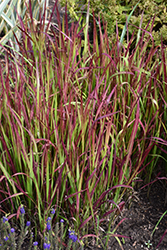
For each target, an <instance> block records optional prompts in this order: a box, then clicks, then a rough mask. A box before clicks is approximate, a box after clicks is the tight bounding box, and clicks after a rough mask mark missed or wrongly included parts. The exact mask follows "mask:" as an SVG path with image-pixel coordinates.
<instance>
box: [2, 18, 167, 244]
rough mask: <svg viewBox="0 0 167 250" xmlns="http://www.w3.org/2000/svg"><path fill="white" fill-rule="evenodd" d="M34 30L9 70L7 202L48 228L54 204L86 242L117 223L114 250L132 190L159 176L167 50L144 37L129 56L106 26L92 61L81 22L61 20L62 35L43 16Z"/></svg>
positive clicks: (5, 99) (5, 84) (5, 95)
mask: <svg viewBox="0 0 167 250" xmlns="http://www.w3.org/2000/svg"><path fill="white" fill-rule="evenodd" d="M30 16H31V14H30ZM27 22H28V21H27ZM66 23H67V22H66ZM94 23H95V21H94ZM99 23H100V22H99ZM31 24H32V25H28V24H27V25H25V24H24V23H23V22H21V23H20V30H21V31H22V36H23V37H24V39H23V41H22V43H21V44H20V43H19V41H18V46H19V49H20V51H21V53H20V54H18V58H13V57H12V56H10V55H9V54H7V55H6V57H5V62H6V66H5V67H3V66H2V65H1V66H0V84H1V86H0V89H1V90H2V91H1V98H0V138H1V140H0V152H1V154H0V169H1V179H0V180H1V189H0V196H1V202H0V204H2V205H3V206H5V205H6V207H5V209H6V210H8V212H10V213H13V212H14V211H15V209H18V207H19V205H20V203H22V204H24V205H25V206H26V207H27V209H28V211H29V212H30V215H33V214H34V213H36V214H37V216H38V220H39V221H38V223H39V224H38V225H39V228H40V229H41V230H43V229H44V227H45V219H46V218H47V217H48V213H49V211H50V208H51V207H52V206H53V205H54V208H55V210H56V216H57V217H59V216H60V215H61V216H62V217H63V218H64V219H66V220H69V221H70V224H71V225H72V226H73V228H74V229H75V232H76V233H77V234H78V236H79V237H81V236H82V235H87V234H88V232H89V229H90V230H92V231H95V234H96V235H98V233H99V225H100V227H101V228H102V226H103V225H102V222H104V221H107V222H109V223H108V234H107V235H108V236H107V240H106V247H107V243H108V238H109V236H110V235H111V234H110V233H109V232H110V231H111V232H113V230H112V221H113V219H114V218H115V217H116V216H117V214H118V213H120V212H121V211H122V209H123V207H124V205H125V202H126V198H127V197H126V196H128V195H129V191H128V190H127V189H129V190H131V192H133V186H134V183H135V181H136V178H137V177H138V175H139V173H142V172H143V170H145V171H153V168H152V167H150V165H151V162H152V156H151V153H153V154H155V153H157V154H158V153H159V151H158V150H157V145H156V144H157V142H155V140H154V139H153V138H155V137H156V138H159V142H161V140H160V139H161V138H162V139H164V140H165V139H166V138H164V134H165V132H166V124H165V122H164V121H165V120H164V118H163V116H164V106H166V93H164V89H165V88H166V75H165V73H164V72H166V71H164V70H162V69H163V68H164V67H165V60H164V58H166V54H165V51H164V49H163V46H162V47H161V48H160V50H159V48H158V47H155V46H154V42H153V41H152V40H151V42H152V47H151V48H150V46H149V47H148V43H149V42H150V41H149V40H147V41H143V39H142V36H141V39H139V41H138V43H137V45H136V47H135V49H134V50H133V51H130V49H131V44H132V41H133V39H135V38H134V37H133V36H132V38H131V39H130V41H129V43H128V46H127V49H125V48H124V47H122V49H121V50H120V48H119V41H117V43H116V44H115V45H112V46H111V44H110V41H109V39H108V36H107V33H106V31H105V24H104V25H103V26H104V27H103V28H104V33H103V32H102V30H101V26H100V44H99V43H98V42H97V41H98V38H97V32H96V26H94V31H93V32H94V41H93V44H92V45H91V44H90V43H89V35H88V37H87V42H88V43H87V45H88V46H87V51H85V50H84V54H83V56H82V55H81V53H80V52H81V48H82V41H81V37H80V30H79V29H80V27H79V25H78V24H75V25H71V30H70V31H69V30H68V29H67V33H65V32H64V31H65V28H62V27H61V23H60V21H59V28H57V31H55V32H53V35H52V36H51V35H49V34H48V33H46V32H45V30H44V25H43V21H42V18H41V20H40V23H39V30H40V32H38V31H36V30H34V29H33V27H34V25H33V19H31ZM81 30H82V28H81ZM142 32H146V31H144V30H142ZM142 32H141V34H142ZM150 37H151V33H150ZM159 51H161V53H159ZM163 105H164V106H163ZM149 163H150V165H149ZM146 166H147V168H146ZM149 167H150V169H149ZM112 235H113V236H114V237H115V234H114V233H113V234H112ZM82 237H83V236H82Z"/></svg>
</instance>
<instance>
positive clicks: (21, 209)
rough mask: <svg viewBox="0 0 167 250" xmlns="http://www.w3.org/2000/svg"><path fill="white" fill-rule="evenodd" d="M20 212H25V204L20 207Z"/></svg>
mask: <svg viewBox="0 0 167 250" xmlns="http://www.w3.org/2000/svg"><path fill="white" fill-rule="evenodd" d="M20 213H21V214H25V209H24V207H23V206H22V207H21V208H20Z"/></svg>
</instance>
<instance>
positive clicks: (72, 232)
mask: <svg viewBox="0 0 167 250" xmlns="http://www.w3.org/2000/svg"><path fill="white" fill-rule="evenodd" d="M69 238H70V239H71V240H72V241H73V242H76V241H77V240H78V238H77V236H76V235H75V231H71V230H69Z"/></svg>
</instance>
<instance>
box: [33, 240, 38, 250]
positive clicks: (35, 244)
mask: <svg viewBox="0 0 167 250" xmlns="http://www.w3.org/2000/svg"><path fill="white" fill-rule="evenodd" d="M33 245H34V249H36V247H37V245H38V241H35V242H34V243H33Z"/></svg>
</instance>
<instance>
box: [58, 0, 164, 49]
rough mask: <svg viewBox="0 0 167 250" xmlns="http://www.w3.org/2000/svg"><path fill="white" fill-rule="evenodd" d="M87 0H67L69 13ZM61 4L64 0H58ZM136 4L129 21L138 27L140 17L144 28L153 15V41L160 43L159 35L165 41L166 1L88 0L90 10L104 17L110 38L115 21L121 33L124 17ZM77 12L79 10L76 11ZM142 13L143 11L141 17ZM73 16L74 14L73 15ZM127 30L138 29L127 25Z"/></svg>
mask: <svg viewBox="0 0 167 250" xmlns="http://www.w3.org/2000/svg"><path fill="white" fill-rule="evenodd" d="M87 2H88V1H87V0H82V1H76V0H70V1H68V9H69V10H70V14H73V13H74V12H72V9H73V10H75V11H79V9H80V8H81V6H83V5H84V4H87ZM60 3H61V4H62V5H65V3H66V1H65V0H60ZM137 3H139V4H138V7H137V8H136V10H135V11H134V13H133V15H132V17H131V19H130V23H131V24H133V25H135V26H137V27H140V23H141V19H142V28H145V27H146V26H147V25H148V23H149V21H150V19H151V18H153V17H154V15H155V20H154V25H153V31H152V35H153V38H154V41H155V45H156V46H157V45H160V43H161V35H162V37H163V41H164V43H167V13H166V5H167V3H166V1H163V0H151V1H145V0H141V1H137V0H130V1H129V0H126V1H116V0H108V1H106V0H90V7H91V8H90V11H91V12H92V9H93V10H94V12H95V14H96V17H97V16H98V13H100V14H103V17H104V19H105V20H106V21H107V26H108V30H107V31H108V34H109V35H110V37H111V38H112V40H116V39H115V27H116V22H117V24H118V28H119V34H121V32H122V29H123V27H124V25H125V23H126V18H127V16H128V15H129V14H130V12H131V11H132V9H133V8H134V6H135V5H136V4H137ZM78 13H79V12H78ZM142 13H144V15H143V17H142ZM73 16H74V15H73ZM150 27H151V24H149V26H148V28H147V29H148V30H150ZM128 31H129V33H130V34H132V33H133V32H135V33H137V32H138V29H137V28H136V27H134V26H132V25H129V27H128ZM146 37H148V34H146V35H145V38H146Z"/></svg>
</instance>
